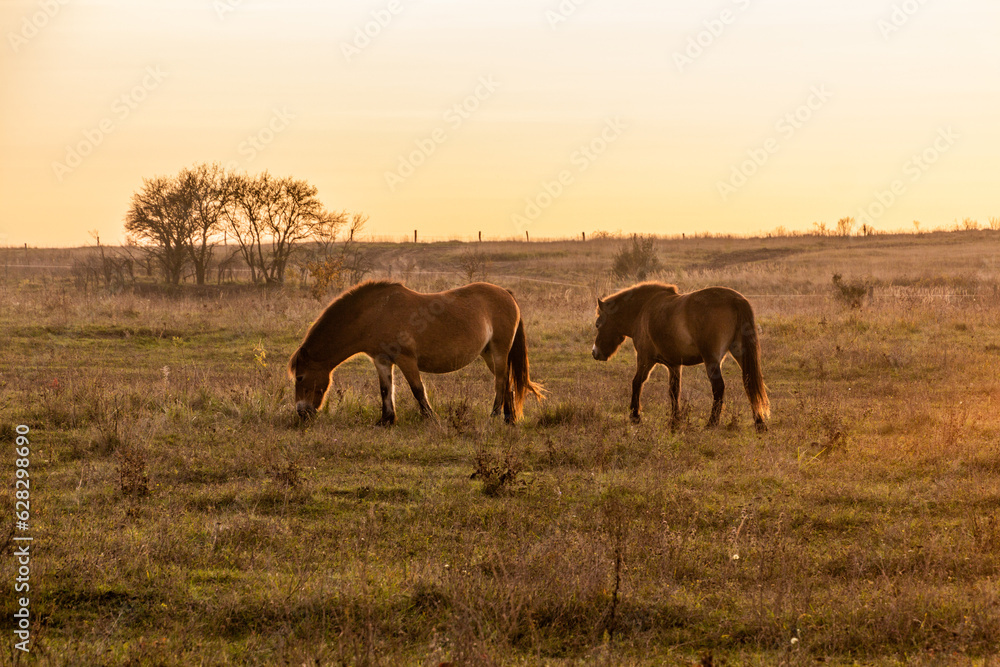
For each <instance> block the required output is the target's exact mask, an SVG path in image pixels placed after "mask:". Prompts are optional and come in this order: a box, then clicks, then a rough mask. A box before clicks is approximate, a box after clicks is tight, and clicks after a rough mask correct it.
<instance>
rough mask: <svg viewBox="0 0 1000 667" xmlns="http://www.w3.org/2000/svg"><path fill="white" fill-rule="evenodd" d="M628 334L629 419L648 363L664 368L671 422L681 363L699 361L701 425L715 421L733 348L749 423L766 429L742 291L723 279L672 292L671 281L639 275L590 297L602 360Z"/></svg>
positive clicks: (635, 415)
mask: <svg viewBox="0 0 1000 667" xmlns="http://www.w3.org/2000/svg"><path fill="white" fill-rule="evenodd" d="M627 336H628V337H631V338H632V343H633V344H634V345H635V360H636V369H635V377H634V378H633V379H632V414H631V418H632V421H633V422H636V423H638V422H639V421H640V417H639V409H640V407H639V397H640V395H641V394H642V385H643V383H644V382H645V381H646V378H647V377H649V372H650V371H651V370H653V366H654V365H656V364H663V365H664V366H666V367H667V368H668V369H669V370H670V402H671V407H672V408H673V417H672V420H671V428H676V427H677V425H678V423H679V421H680V405H679V398H680V394H681V368H682V367H683V366H696V365H698V364H701V363H704V364H705V369H706V370H707V371H708V379H709V380H710V381H711V383H712V397H713V399H714V402H713V403H712V414H711V416H710V417H709V419H708V424H707V426H709V427H710V426H716V425H717V424H718V423H719V416H720V415H721V414H722V404H723V396H724V395H725V391H726V384H725V382H724V381H723V379H722V361H723V359H724V358H725V356H726V353H727V352H728V353H729V354H731V355H733V358H734V359H736V362H737V363H738V364H739V365H740V368H741V369H742V370H743V387H744V388H745V389H746V392H747V397H748V398H749V399H750V408H751V409H752V410H753V419H754V424H755V425H756V427H757V430H758V431H765V430H767V426H766V425H765V424H764V417H767V416H769V415H770V414H771V409H770V403H769V402H768V399H767V388H766V387H765V386H764V378H763V377H762V375H761V367H760V343H759V342H758V340H757V325H756V323H755V322H754V315H753V309H751V308H750V303H749V302H748V301H747V300H746V299H745V298H744V297H743V295H742V294H740V293H739V292H736V291H734V290H731V289H729V288H727V287H707V288H705V289H701V290H698V291H696V292H690V293H688V294H679V293H678V292H677V287H675V286H674V285H664V284H662V283H655V282H650V283H642V284H640V285H635V286H634V287H630V288H628V289H625V290H622V291H620V292H618V293H616V294H613V295H611V296H609V297H607V298H606V299H604V300H601V299H598V300H597V340H596V341H595V342H594V348H593V350H592V354H593V355H594V359H597V360H598V361H607V360H608V358H609V357H611V355H613V354H614V353H615V352H616V351H617V350H618V348H619V346H621V344H622V342H624V340H625V338H626V337H627Z"/></svg>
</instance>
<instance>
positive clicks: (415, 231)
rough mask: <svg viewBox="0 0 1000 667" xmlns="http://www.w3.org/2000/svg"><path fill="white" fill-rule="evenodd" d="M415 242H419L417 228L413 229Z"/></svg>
mask: <svg viewBox="0 0 1000 667" xmlns="http://www.w3.org/2000/svg"><path fill="white" fill-rule="evenodd" d="M413 242H414V243H416V242H417V230H415V229H414V230H413Z"/></svg>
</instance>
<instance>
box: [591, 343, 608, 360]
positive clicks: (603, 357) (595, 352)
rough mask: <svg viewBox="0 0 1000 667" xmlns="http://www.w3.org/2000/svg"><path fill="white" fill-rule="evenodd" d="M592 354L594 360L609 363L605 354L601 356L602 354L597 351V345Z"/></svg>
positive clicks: (592, 349)
mask: <svg viewBox="0 0 1000 667" xmlns="http://www.w3.org/2000/svg"><path fill="white" fill-rule="evenodd" d="M590 354H591V355H592V356H593V357H594V359H597V360H598V361H607V360H608V358H607V357H605V356H604V355H603V354H601V353H600V352H598V351H597V346H596V345H595V346H594V347H592V348H591V350H590Z"/></svg>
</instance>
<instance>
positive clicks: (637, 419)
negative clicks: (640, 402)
mask: <svg viewBox="0 0 1000 667" xmlns="http://www.w3.org/2000/svg"><path fill="white" fill-rule="evenodd" d="M628 420H629V421H630V422H632V423H633V424H641V423H642V417H641V416H640V415H639V413H638V412H633V413H632V414H631V415H629V417H628Z"/></svg>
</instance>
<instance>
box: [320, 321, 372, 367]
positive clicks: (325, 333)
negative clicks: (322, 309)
mask: <svg viewBox="0 0 1000 667" xmlns="http://www.w3.org/2000/svg"><path fill="white" fill-rule="evenodd" d="M348 318H349V316H348V315H347V314H346V313H344V314H341V315H340V316H339V317H335V318H334V317H332V318H331V321H329V322H326V323H325V326H323V327H322V329H321V330H319V331H316V332H315V334H314V335H313V340H312V341H310V345H309V347H310V350H309V353H310V356H312V357H313V358H315V359H319V360H320V361H321V362H322V363H323V364H327V365H329V366H330V370H331V371H332V370H333V369H334V368H336V367H337V366H339V365H340V364H342V363H343V362H345V361H346V360H348V359H350V358H351V357H353V356H354V355H355V354H357V353H358V352H361V351H362V347H363V345H362V341H361V337H360V336H359V334H358V331H357V330H356V328H355V327H352V326H349V325H347V324H345V322H346V321H349V320H348Z"/></svg>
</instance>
